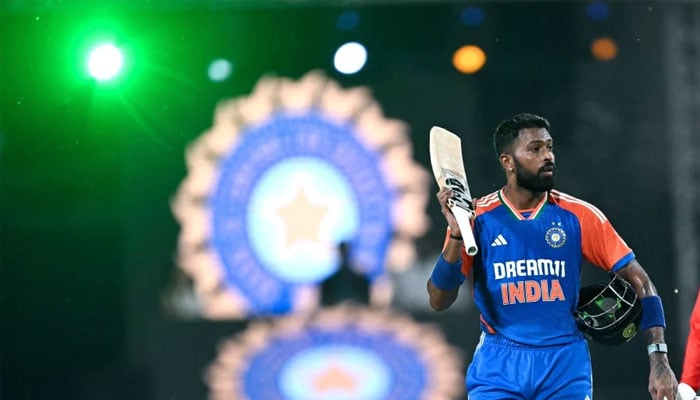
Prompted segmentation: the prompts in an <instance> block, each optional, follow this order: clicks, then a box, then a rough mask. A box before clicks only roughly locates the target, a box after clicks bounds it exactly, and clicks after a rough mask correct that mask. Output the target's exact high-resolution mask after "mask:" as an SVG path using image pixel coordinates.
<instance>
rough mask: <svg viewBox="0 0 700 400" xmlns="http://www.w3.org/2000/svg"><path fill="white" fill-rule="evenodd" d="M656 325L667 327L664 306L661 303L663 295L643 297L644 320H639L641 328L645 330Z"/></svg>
mask: <svg viewBox="0 0 700 400" xmlns="http://www.w3.org/2000/svg"><path fill="white" fill-rule="evenodd" d="M654 326H660V327H662V328H664V329H666V320H665V318H664V306H663V304H661V297H659V296H647V297H642V320H641V321H640V322H639V328H640V329H641V330H642V332H644V331H646V330H647V329H649V328H651V327H654Z"/></svg>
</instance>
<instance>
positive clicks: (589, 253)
mask: <svg viewBox="0 0 700 400" xmlns="http://www.w3.org/2000/svg"><path fill="white" fill-rule="evenodd" d="M549 128H550V126H549V122H548V121H547V120H546V119H544V118H542V117H539V116H537V115H532V114H518V115H515V116H513V117H512V118H510V119H507V120H504V121H502V122H501V123H500V124H499V125H498V127H497V128H496V130H495V132H494V134H493V142H494V147H495V150H496V154H497V156H498V160H499V162H500V164H501V166H502V167H503V170H504V172H505V175H506V185H505V186H504V187H503V188H502V189H500V190H498V191H496V192H494V193H491V194H488V195H486V196H484V197H481V198H477V199H474V200H473V201H472V202H471V203H469V204H468V205H469V206H470V207H471V206H472V205H473V209H472V210H469V211H470V212H471V213H472V215H473V217H472V220H471V227H470V226H469V224H468V223H467V224H464V223H463V224H462V228H460V225H459V223H458V219H457V218H455V213H454V212H453V210H452V207H454V204H455V202H454V200H452V199H453V197H454V196H455V193H454V189H453V188H450V186H449V185H440V187H441V189H440V191H439V192H438V194H437V198H438V201H439V203H440V207H441V211H442V213H443V215H444V216H445V219H446V221H447V225H448V229H447V234H446V238H445V243H444V246H443V250H442V253H441V255H440V256H439V257H438V259H437V261H436V264H435V267H434V269H433V273H432V275H431V278H430V280H429V281H428V294H429V297H430V304H431V306H432V307H433V308H434V309H435V310H438V311H440V310H444V309H446V308H448V307H450V306H451V305H452V303H453V302H454V301H455V299H456V298H457V293H458V290H459V287H460V285H461V284H462V283H463V282H464V279H465V277H466V276H470V275H471V279H472V281H473V292H474V302H475V303H476V306H477V307H478V309H479V311H480V313H481V315H480V323H481V329H482V335H481V340H480V341H479V344H478V346H477V348H476V351H475V352H474V357H473V359H472V361H471V363H470V365H469V368H468V370H467V377H466V388H467V392H468V394H469V399H470V400H503V399H522V400H535V399H537V400H544V399H546V400H555V399H571V400H592V398H593V388H592V372H591V361H590V355H589V350H588V343H587V341H586V337H585V336H584V334H583V333H582V331H581V330H580V329H579V326H578V325H577V320H576V318H575V316H574V315H575V312H576V310H577V301H578V298H579V290H580V285H581V282H580V277H581V267H582V262H583V260H584V259H585V260H587V261H589V262H591V263H592V264H594V265H596V266H598V267H600V268H602V269H603V270H605V271H608V272H609V273H610V274H611V276H614V277H617V278H618V279H619V281H618V283H617V285H619V287H624V285H627V286H628V287H630V285H631V288H633V290H632V289H630V292H633V296H634V301H633V303H628V302H627V301H623V300H624V299H622V298H620V299H615V300H619V301H617V302H616V303H617V305H616V307H617V308H620V309H621V310H622V311H625V307H627V306H626V304H636V307H639V303H641V317H640V319H639V324H638V325H639V329H640V330H641V331H642V332H643V334H644V338H645V341H646V343H647V345H648V347H647V351H648V353H649V363H650V374H649V386H648V389H649V392H650V393H651V397H652V399H653V400H664V399H665V400H674V399H675V397H676V388H677V381H676V377H675V375H674V373H673V371H672V370H671V368H670V366H669V364H668V358H667V354H666V353H667V346H666V344H665V341H664V329H665V326H666V324H665V317H664V310H663V305H662V302H661V299H660V298H659V296H658V294H657V291H656V287H655V286H654V284H653V283H652V282H651V280H650V279H649V277H648V275H647V274H646V272H645V271H644V269H643V268H642V266H641V265H640V264H639V263H638V262H637V261H636V259H635V255H634V253H633V252H632V250H631V249H630V248H629V247H628V246H627V244H626V243H625V242H624V240H623V239H622V238H621V237H620V236H619V235H618V234H617V232H616V231H615V229H614V228H613V227H612V225H611V224H610V221H608V219H607V218H606V217H605V215H604V214H603V213H602V212H601V211H600V210H598V209H597V208H596V207H595V206H593V205H591V204H589V203H587V202H585V201H583V200H580V199H578V198H575V197H573V196H570V195H568V194H565V193H562V192H559V191H556V190H554V189H553V187H554V175H555V159H554V153H553V141H552V136H551V135H550V133H549ZM431 140H432V139H431ZM442 151H443V152H445V151H446V150H442ZM450 151H458V152H461V149H453V150H450ZM433 157H435V158H436V159H439V158H440V155H439V154H433V150H432V149H431V159H432V158H433ZM460 157H461V155H460ZM444 158H445V157H443V159H444ZM454 158H455V157H454V155H452V156H450V157H447V159H448V160H449V159H452V160H453V159H454ZM452 168H453V169H454V164H453V167H452ZM434 169H435V166H434ZM455 175H458V174H455ZM436 176H437V175H436ZM438 183H440V182H438ZM462 184H463V185H464V186H466V181H464V182H463V183H462ZM466 192H467V193H468V187H467V188H466ZM463 204H465V203H464V202H463ZM460 212H461V211H460ZM465 228H466V229H465ZM472 234H473V238H474V241H472V240H471V236H470V235H472ZM466 239H469V240H466ZM465 240H466V241H467V242H468V243H474V244H475V246H473V245H471V244H470V246H469V248H470V249H472V248H473V249H476V248H478V252H477V253H476V254H474V251H470V253H471V254H474V255H468V254H467V251H465V246H464V243H465ZM613 280H615V279H613ZM611 282H612V281H611ZM623 283H624V285H622V284H623ZM616 293H617V292H616ZM613 303H615V302H613ZM630 307H631V306H630ZM617 311H619V310H617V309H616V310H615V312H614V313H609V314H610V315H613V318H614V317H615V316H616V315H617ZM624 315H631V314H630V313H626V312H625V313H624ZM613 322H615V321H613ZM636 326H637V325H636V324H631V325H629V324H628V325H625V329H624V331H622V329H620V332H615V333H616V334H618V335H622V336H620V337H624V340H629V339H630V338H631V337H632V336H634V334H635V333H636Z"/></svg>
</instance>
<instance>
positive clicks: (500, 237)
mask: <svg viewBox="0 0 700 400" xmlns="http://www.w3.org/2000/svg"><path fill="white" fill-rule="evenodd" d="M507 244H508V241H507V240H506V238H504V237H503V235H501V234H500V233H499V234H498V236H496V239H495V240H494V241H493V242H491V247H497V246H505V245H507Z"/></svg>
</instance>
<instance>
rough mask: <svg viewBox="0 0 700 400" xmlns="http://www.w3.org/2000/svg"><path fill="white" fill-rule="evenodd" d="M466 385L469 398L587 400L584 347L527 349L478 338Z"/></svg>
mask: <svg viewBox="0 0 700 400" xmlns="http://www.w3.org/2000/svg"><path fill="white" fill-rule="evenodd" d="M466 385H467V393H468V394H469V400H592V399H593V375H592V371H591V357H590V353H589V351H588V343H587V342H586V341H585V340H583V339H582V340H580V341H576V342H574V343H571V344H566V345H562V346H550V347H530V346H525V345H522V344H519V343H515V342H512V341H510V340H508V339H506V338H504V337H503V336H500V335H489V334H482V335H481V341H480V342H479V345H478V346H477V348H476V351H475V352H474V358H473V359H472V362H471V364H469V368H468V369H467V379H466Z"/></svg>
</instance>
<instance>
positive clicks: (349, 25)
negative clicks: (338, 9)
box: [336, 11, 360, 31]
mask: <svg viewBox="0 0 700 400" xmlns="http://www.w3.org/2000/svg"><path fill="white" fill-rule="evenodd" d="M336 24H337V26H338V29H340V30H342V31H349V30H351V29H355V28H357V26H358V25H359V24H360V14H358V13H357V12H355V11H345V12H343V13H342V14H340V15H339V16H338V21H337V22H336Z"/></svg>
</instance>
